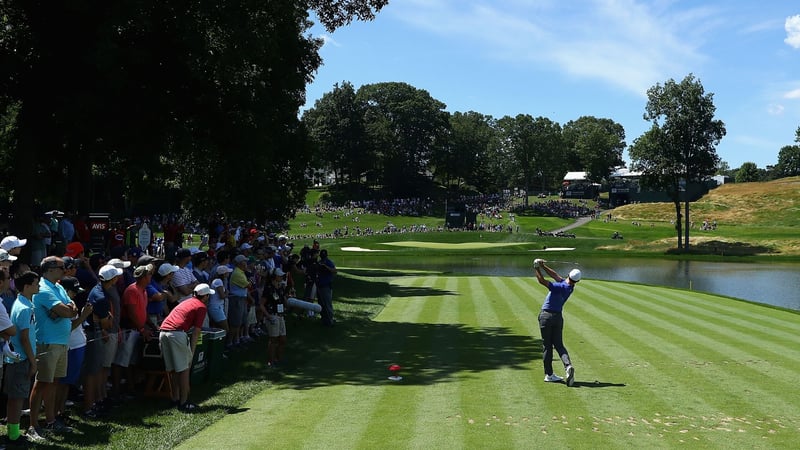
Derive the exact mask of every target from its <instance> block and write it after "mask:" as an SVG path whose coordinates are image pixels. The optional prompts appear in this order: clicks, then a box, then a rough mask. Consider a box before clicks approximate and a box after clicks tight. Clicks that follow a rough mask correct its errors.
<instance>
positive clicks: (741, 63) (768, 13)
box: [306, 0, 800, 168]
mask: <svg viewBox="0 0 800 450" xmlns="http://www.w3.org/2000/svg"><path fill="white" fill-rule="evenodd" d="M312 31H313V34H314V35H316V36H318V37H322V38H323V39H324V40H325V45H324V46H323V48H322V50H321V55H322V57H323V60H324V62H323V64H324V65H323V66H322V67H321V68H320V69H319V71H318V72H317V75H316V78H315V80H314V82H313V83H312V84H311V85H309V86H308V89H307V104H306V108H309V107H311V106H313V104H314V102H315V101H316V100H317V99H319V98H320V97H321V96H322V95H323V94H325V93H326V92H330V91H331V90H332V89H333V86H334V84H336V83H341V82H342V81H349V82H351V83H352V84H353V85H354V86H355V88H356V89H357V88H358V87H360V86H362V85H364V84H370V83H379V82H386V81H401V82H406V83H408V84H411V85H412V86H414V87H416V88H418V89H424V90H426V91H428V92H429V93H430V94H431V96H432V97H434V98H436V99H438V100H440V101H442V102H444V103H445V104H446V105H447V110H448V111H450V112H455V111H462V112H465V111H477V112H480V113H483V114H489V115H492V116H494V117H496V118H499V117H502V116H506V115H509V116H515V115H517V114H530V115H532V116H534V117H537V116H544V117H548V118H550V119H552V120H555V121H557V122H559V123H561V124H562V125H563V124H565V123H567V122H568V121H570V120H574V119H577V118H578V117H580V116H585V115H592V116H596V117H604V118H609V119H612V120H614V121H616V122H618V123H620V124H622V125H623V126H624V127H625V132H626V141H627V143H628V144H631V143H633V141H634V139H636V138H637V137H639V136H640V135H641V134H642V133H643V132H644V131H645V130H647V129H648V128H649V126H650V125H649V123H648V122H646V121H644V119H643V118H642V115H643V113H644V108H645V105H646V103H647V96H646V95H647V94H646V91H647V89H648V88H649V87H651V86H653V85H655V84H656V83H662V84H663V83H664V82H665V81H667V80H669V79H670V78H672V79H674V80H676V81H680V80H682V79H683V78H684V77H685V76H686V75H688V74H689V73H693V74H694V75H695V76H696V77H697V78H698V79H699V80H700V81H701V82H702V84H703V87H704V88H705V90H706V92H707V93H713V94H714V104H715V105H716V107H717V118H719V119H721V120H722V121H723V122H725V125H726V128H727V135H726V136H725V138H724V139H723V140H722V142H721V143H720V145H719V146H718V147H717V153H718V154H719V156H720V157H721V158H722V159H723V160H724V161H726V162H728V164H729V165H730V167H731V168H738V167H739V166H741V165H742V163H744V162H754V163H756V164H757V165H758V167H760V168H765V167H766V166H767V165H773V164H775V163H777V160H778V152H779V150H780V149H781V147H783V146H785V145H792V144H794V143H795V142H794V138H795V130H797V128H798V126H800V2H797V1H793V0H792V1H790V0H761V1H752V0H724V1H723V0H719V1H716V0H706V1H702V0H699V1H688V0H687V1H677V0H649V1H642V0H571V1H561V0H484V1H475V0H390V3H389V5H387V6H386V7H385V8H384V9H383V10H382V11H381V12H380V13H379V14H378V16H377V18H376V19H375V20H374V21H372V22H354V23H353V24H351V25H349V26H346V27H343V28H340V29H339V30H336V31H335V32H334V33H332V34H331V33H327V32H325V30H324V29H322V28H321V27H316V26H315V27H314V28H313V30H312ZM624 159H625V160H626V161H629V159H628V156H627V153H626V154H625V155H624Z"/></svg>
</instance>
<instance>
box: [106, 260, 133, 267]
mask: <svg viewBox="0 0 800 450" xmlns="http://www.w3.org/2000/svg"><path fill="white" fill-rule="evenodd" d="M108 264H109V265H110V266H114V267H116V268H118V269H127V268H128V267H130V266H131V262H130V261H123V260H121V259H119V258H114V259H111V260H109V261H108Z"/></svg>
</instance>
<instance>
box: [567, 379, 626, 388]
mask: <svg viewBox="0 0 800 450" xmlns="http://www.w3.org/2000/svg"><path fill="white" fill-rule="evenodd" d="M625 386H626V385H625V383H604V382H602V381H597V380H595V381H577V380H575V382H573V383H572V387H574V388H576V387H586V388H607V387H625Z"/></svg>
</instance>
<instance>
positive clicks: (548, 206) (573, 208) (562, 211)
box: [512, 200, 597, 219]
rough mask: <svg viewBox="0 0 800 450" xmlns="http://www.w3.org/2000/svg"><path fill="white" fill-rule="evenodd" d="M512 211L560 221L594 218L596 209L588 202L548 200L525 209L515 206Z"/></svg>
mask: <svg viewBox="0 0 800 450" xmlns="http://www.w3.org/2000/svg"><path fill="white" fill-rule="evenodd" d="M512 211H513V212H514V213H517V214H528V213H531V212H532V213H533V214H534V215H539V216H555V217H561V218H562V219H571V218H577V217H585V216H595V215H596V214H597V210H596V208H591V207H589V202H587V201H586V200H580V201H579V202H578V203H575V202H573V201H570V200H548V201H543V202H534V203H531V204H529V205H528V206H527V207H526V206H524V205H519V206H515V207H514V208H513V209H512Z"/></svg>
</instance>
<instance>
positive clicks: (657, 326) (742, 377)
mask: <svg viewBox="0 0 800 450" xmlns="http://www.w3.org/2000/svg"><path fill="white" fill-rule="evenodd" d="M625 297H626V296H624V295H620V294H619V293H617V295H616V297H615V299H614V301H609V302H608V303H606V304H605V305H603V306H604V307H603V308H601V307H599V306H597V307H595V305H587V310H590V309H591V310H592V312H593V317H595V318H597V317H601V318H603V320H604V321H606V322H607V323H608V324H609V325H610V324H612V323H613V324H615V326H616V327H617V328H618V329H625V330H630V332H624V335H625V339H626V340H630V341H632V342H635V343H636V345H637V346H640V347H641V348H643V349H648V353H649V357H650V358H660V359H662V360H664V361H672V363H671V365H665V364H663V363H662V364H661V366H662V367H664V368H665V369H671V372H672V374H671V376H673V377H681V376H683V377H691V379H692V380H693V384H694V387H695V388H697V389H703V390H708V391H718V390H719V385H720V383H722V384H723V386H724V385H734V386H735V385H740V384H741V383H746V382H752V383H757V381H758V380H759V378H762V379H763V374H760V373H759V372H757V371H754V370H752V371H751V370H750V368H747V367H743V368H740V369H741V371H740V372H737V374H736V375H735V376H732V375H730V374H729V373H727V372H726V371H723V370H721V369H720V368H718V367H714V366H711V367H706V368H704V369H702V370H699V369H698V368H697V367H690V366H689V365H688V364H687V363H686V362H687V361H692V358H694V357H695V354H696V352H698V351H702V350H703V348H704V346H699V347H698V346H697V345H696V343H694V342H693V341H692V340H691V339H689V338H688V337H689V336H688V335H691V337H699V336H700V335H699V334H697V333H693V332H691V331H688V330H684V331H683V336H678V335H676V334H675V333H674V330H673V328H671V326H670V323H669V322H667V321H666V320H664V319H663V318H661V317H657V316H652V315H645V314H643V313H641V312H639V314H634V313H632V312H631V308H623V307H621V306H620V305H621V304H622V303H624V300H625ZM597 303H599V302H597ZM672 323H674V322H672ZM645 327H646V328H645ZM656 333H662V334H656ZM632 342H629V341H625V344H623V345H626V346H629V345H631V343H632ZM681 343H682V344H681ZM686 348H692V349H693V351H692V352H690V351H688V350H686ZM708 352H711V353H713V354H714V355H717V356H718V359H721V356H720V354H719V353H717V352H716V351H714V350H712V349H710V348H709V349H708ZM645 360H646V359H645ZM745 372H750V373H745ZM753 391H755V392H757V393H758V396H759V402H757V403H753V400H754V399H753V398H752V397H750V396H747V397H744V396H739V397H737V396H736V395H735V394H733V393H731V394H728V393H726V395H725V398H724V399H723V398H720V396H717V397H715V398H716V399H717V401H718V402H719V403H718V404H717V406H719V407H724V406H730V404H731V400H732V398H738V399H740V401H741V402H742V403H743V404H747V405H749V406H750V407H752V408H753V409H755V410H761V411H762V412H763V413H765V414H769V413H771V412H774V411H775V408H776V407H777V406H780V409H781V410H783V411H787V408H792V406H791V405H789V404H787V403H785V402H784V400H783V399H782V398H781V396H780V394H779V393H777V392H770V391H769V390H765V389H762V388H760V387H759V385H758V384H753ZM687 394H688V393H687ZM762 402H764V403H768V404H770V407H764V404H763V403H762Z"/></svg>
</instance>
